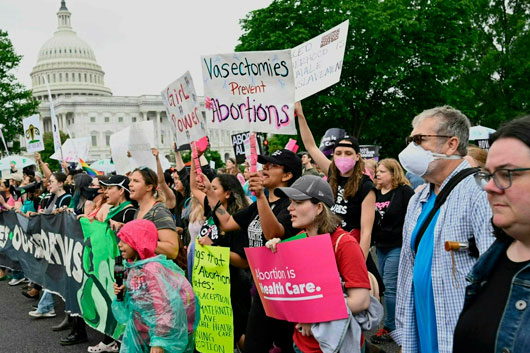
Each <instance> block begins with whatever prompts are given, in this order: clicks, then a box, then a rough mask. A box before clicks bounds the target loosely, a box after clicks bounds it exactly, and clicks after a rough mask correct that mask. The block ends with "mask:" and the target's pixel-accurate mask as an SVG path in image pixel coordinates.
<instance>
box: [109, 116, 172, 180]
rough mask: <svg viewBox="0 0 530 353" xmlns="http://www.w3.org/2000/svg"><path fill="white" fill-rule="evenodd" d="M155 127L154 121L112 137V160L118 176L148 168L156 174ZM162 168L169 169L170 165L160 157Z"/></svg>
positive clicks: (130, 128)
mask: <svg viewBox="0 0 530 353" xmlns="http://www.w3.org/2000/svg"><path fill="white" fill-rule="evenodd" d="M153 141H155V126H154V122H153V121H142V122H139V123H134V124H131V126H129V127H127V128H126V129H123V130H121V131H119V132H117V133H115V134H113V135H112V136H111V137H110V149H111V153H112V160H113V162H114V165H115V166H116V172H117V173H118V174H125V173H127V172H129V171H132V170H134V169H135V168H138V167H141V166H146V167H148V168H150V169H152V170H154V171H155V172H156V170H157V168H156V160H155V157H154V156H153V153H152V152H151V148H152V147H155V146H154V144H153ZM129 156H130V157H129ZM160 163H161V164H162V168H163V169H164V170H165V169H168V168H169V167H170V163H169V161H168V160H167V158H165V157H164V156H160Z"/></svg>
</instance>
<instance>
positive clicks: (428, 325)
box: [410, 192, 440, 353]
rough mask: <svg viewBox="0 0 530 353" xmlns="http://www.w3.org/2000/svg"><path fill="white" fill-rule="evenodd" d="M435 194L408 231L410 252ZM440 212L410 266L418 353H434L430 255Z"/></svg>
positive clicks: (435, 343)
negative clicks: (411, 269)
mask: <svg viewBox="0 0 530 353" xmlns="http://www.w3.org/2000/svg"><path fill="white" fill-rule="evenodd" d="M435 200H436V194H435V193H434V192H431V194H430V196H429V198H428V200H427V202H426V203H425V204H424V205H423V208H422V210H421V214H420V217H419V218H418V223H416V227H415V228H414V230H413V231H412V236H411V242H410V247H411V248H412V251H414V248H415V246H414V244H415V242H416V236H417V235H418V231H419V230H420V228H421V226H422V224H423V222H424V220H425V218H427V216H428V215H429V213H430V212H431V210H432V209H433V207H434V201H435ZM439 214H440V210H438V212H436V214H435V215H434V217H433V219H432V221H431V223H430V224H429V227H428V228H427V229H426V230H425V233H424V234H423V237H422V238H421V241H420V244H419V246H418V252H417V254H416V259H415V263H414V270H413V275H412V283H413V290H414V306H415V312H416V327H417V330H418V340H419V342H418V343H419V344H418V345H419V347H420V352H421V353H437V352H438V338H437V329H436V313H435V311H434V294H433V289H432V275H431V271H432V255H433V249H434V227H435V226H436V221H437V220H438V215H439Z"/></svg>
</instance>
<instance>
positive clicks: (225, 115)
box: [201, 50, 296, 134]
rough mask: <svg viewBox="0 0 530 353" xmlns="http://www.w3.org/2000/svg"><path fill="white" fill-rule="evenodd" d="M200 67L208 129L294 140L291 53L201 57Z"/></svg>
mask: <svg viewBox="0 0 530 353" xmlns="http://www.w3.org/2000/svg"><path fill="white" fill-rule="evenodd" d="M201 65H202V75H203V81H204V95H205V97H206V98H205V108H206V114H207V115H206V122H207V124H208V127H210V128H214V129H229V130H236V131H257V132H270V133H276V134H278V133H280V134H296V125H295V121H294V75H293V70H292V64H291V52H290V50H278V51H262V52H240V53H230V54H219V55H210V56H203V57H201Z"/></svg>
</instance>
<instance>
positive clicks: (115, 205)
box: [88, 175, 136, 353]
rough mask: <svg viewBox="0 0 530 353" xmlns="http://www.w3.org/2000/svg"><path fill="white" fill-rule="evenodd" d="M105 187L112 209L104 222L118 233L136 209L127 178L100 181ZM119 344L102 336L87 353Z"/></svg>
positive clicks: (114, 348) (113, 348)
mask: <svg viewBox="0 0 530 353" xmlns="http://www.w3.org/2000/svg"><path fill="white" fill-rule="evenodd" d="M100 184H101V185H103V186H104V187H106V190H105V194H106V196H107V203H108V204H109V205H111V206H112V207H111V208H110V210H109V213H107V217H106V218H105V222H109V224H110V226H111V228H112V229H113V230H114V231H116V232H117V231H118V230H119V229H120V228H121V227H122V226H123V225H124V224H125V223H127V222H130V221H132V220H134V213H135V212H136V208H135V207H134V205H133V204H132V202H131V199H130V197H129V178H127V177H126V176H124V175H113V176H111V177H110V178H109V179H107V180H106V181H100ZM118 351H119V344H118V342H116V341H115V340H114V339H113V338H112V337H110V336H107V335H104V338H103V340H102V341H101V342H99V343H98V344H96V345H94V346H90V347H88V352H91V353H103V352H109V353H112V352H118Z"/></svg>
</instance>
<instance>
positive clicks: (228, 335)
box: [192, 241, 234, 353]
mask: <svg viewBox="0 0 530 353" xmlns="http://www.w3.org/2000/svg"><path fill="white" fill-rule="evenodd" d="M229 262H230V249H229V248H224V247H220V246H202V245H200V244H199V242H198V241H197V242H195V254H194V263H193V276H192V283H193V290H194V291H195V295H196V296H197V298H199V302H200V303H201V317H200V321H199V326H197V330H196V335H195V348H196V349H197V350H198V351H199V352H202V353H216V352H232V351H233V350H234V327H233V314H232V304H231V302H230V270H229V268H228V264H229Z"/></svg>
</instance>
